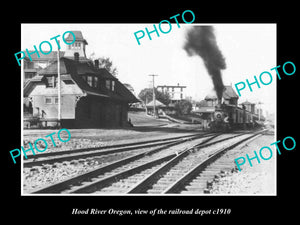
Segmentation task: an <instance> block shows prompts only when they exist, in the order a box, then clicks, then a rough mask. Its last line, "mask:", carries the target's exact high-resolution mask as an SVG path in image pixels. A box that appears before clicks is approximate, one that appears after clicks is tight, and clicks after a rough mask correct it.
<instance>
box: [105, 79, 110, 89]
mask: <svg viewBox="0 0 300 225" xmlns="http://www.w3.org/2000/svg"><path fill="white" fill-rule="evenodd" d="M105 87H106V88H107V89H108V90H110V80H105Z"/></svg>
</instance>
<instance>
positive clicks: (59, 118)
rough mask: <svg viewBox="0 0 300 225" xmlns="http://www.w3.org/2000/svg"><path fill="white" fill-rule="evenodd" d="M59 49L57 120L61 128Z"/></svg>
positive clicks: (58, 58) (58, 60) (58, 65)
mask: <svg viewBox="0 0 300 225" xmlns="http://www.w3.org/2000/svg"><path fill="white" fill-rule="evenodd" d="M58 46H59V41H58ZM59 55H60V54H59V48H58V50H57V91H58V93H57V95H58V97H57V98H58V103H57V110H58V112H57V120H58V126H59V127H60V126H61V124H60V121H61V88H60V85H61V83H60V57H59Z"/></svg>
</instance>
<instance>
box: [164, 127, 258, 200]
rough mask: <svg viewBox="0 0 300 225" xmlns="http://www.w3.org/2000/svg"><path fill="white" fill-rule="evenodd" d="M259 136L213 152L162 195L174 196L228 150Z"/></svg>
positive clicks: (252, 136)
mask: <svg viewBox="0 0 300 225" xmlns="http://www.w3.org/2000/svg"><path fill="white" fill-rule="evenodd" d="M260 134H261V132H259V133H255V134H253V135H251V136H250V137H247V138H244V139H242V140H240V141H238V142H236V143H234V144H232V145H230V146H228V147H226V148H224V149H220V150H218V151H216V152H214V153H213V154H210V155H209V156H208V158H206V159H204V160H203V161H201V162H200V163H199V164H198V165H196V166H195V167H194V168H192V169H191V170H190V171H188V172H187V173H186V174H184V175H183V176H182V177H180V178H179V179H178V180H176V181H175V182H174V183H172V184H171V185H170V186H169V187H168V188H166V189H165V190H164V192H163V193H162V194H172V193H173V194H174V193H179V192H180V191H181V190H182V189H183V188H184V187H185V185H186V183H188V182H189V181H190V180H192V179H193V178H195V177H196V176H197V175H198V174H199V173H201V172H202V171H203V170H204V169H205V168H206V167H207V166H208V165H209V164H211V163H213V162H214V161H215V160H216V159H218V158H219V157H221V156H222V155H223V154H225V153H226V152H227V151H228V150H230V149H233V148H235V147H237V146H238V145H240V144H242V143H243V142H245V141H247V140H249V139H251V138H254V137H258V136H259V135H260Z"/></svg>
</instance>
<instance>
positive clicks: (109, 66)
mask: <svg viewBox="0 0 300 225" xmlns="http://www.w3.org/2000/svg"><path fill="white" fill-rule="evenodd" d="M89 59H90V60H93V61H94V60H98V61H99V67H101V68H105V69H106V70H107V71H108V72H110V73H111V74H112V75H113V76H114V77H116V76H117V74H118V70H117V68H116V67H115V66H113V62H112V60H111V59H110V58H109V57H99V58H97V57H95V53H94V52H93V53H92V54H91V55H90V57H89Z"/></svg>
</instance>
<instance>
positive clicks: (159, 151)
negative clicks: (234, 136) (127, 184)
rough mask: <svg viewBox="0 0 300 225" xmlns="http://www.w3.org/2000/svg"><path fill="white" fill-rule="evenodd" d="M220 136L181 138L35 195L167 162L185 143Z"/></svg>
mask: <svg viewBox="0 0 300 225" xmlns="http://www.w3.org/2000/svg"><path fill="white" fill-rule="evenodd" d="M218 135H219V134H205V135H196V136H193V137H189V138H179V139H177V140H173V141H172V142H170V143H167V144H163V145H160V146H158V147H156V148H152V149H151V150H147V151H142V152H139V153H137V154H134V155H131V156H129V157H126V158H122V159H120V160H117V161H114V162H113V163H109V164H107V165H104V166H100V167H98V168H96V169H94V170H91V171H90V172H87V173H84V174H82V175H79V176H74V177H72V178H69V179H67V180H64V181H62V182H59V183H57V184H54V185H50V186H48V187H45V188H42V189H39V190H36V191H34V192H33V193H60V192H62V191H66V190H68V189H69V188H70V187H71V186H77V184H81V182H85V181H88V180H91V179H92V178H94V177H98V176H100V175H103V174H106V175H108V173H110V172H111V171H114V172H115V173H117V171H118V170H126V169H128V168H126V167H134V166H135V165H136V164H138V163H140V164H142V163H145V160H146V161H151V160H153V159H155V158H163V157H165V160H168V159H170V158H171V157H174V156H175V155H176V149H174V148H175V147H176V148H177V149H180V147H181V148H183V146H181V145H186V143H185V142H193V141H194V142H196V143H199V139H203V140H204V141H206V142H207V141H209V140H211V139H212V138H215V137H217V136H218ZM163 160H164V159H162V161H163ZM132 164H133V165H132Z"/></svg>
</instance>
